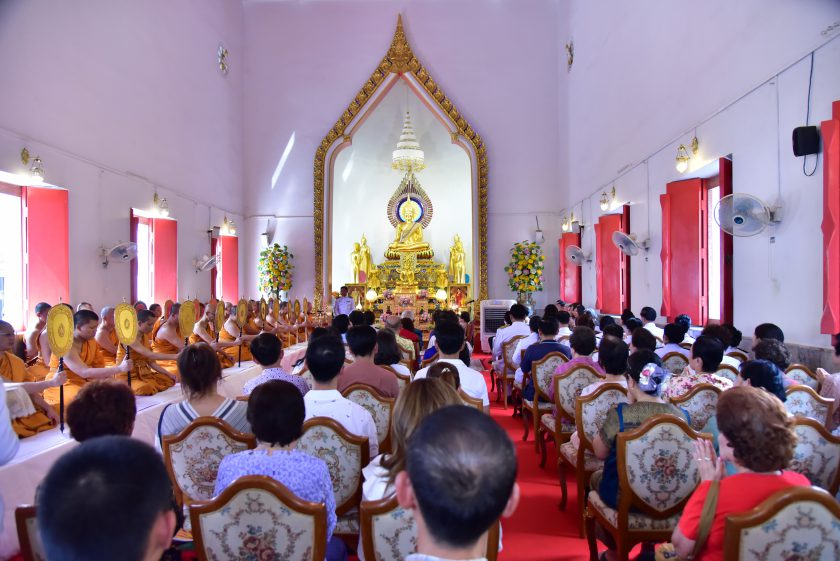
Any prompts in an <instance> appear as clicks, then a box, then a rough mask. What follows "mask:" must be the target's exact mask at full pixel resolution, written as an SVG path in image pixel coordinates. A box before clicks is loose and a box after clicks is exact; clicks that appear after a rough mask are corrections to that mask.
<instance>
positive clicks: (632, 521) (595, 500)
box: [589, 491, 680, 532]
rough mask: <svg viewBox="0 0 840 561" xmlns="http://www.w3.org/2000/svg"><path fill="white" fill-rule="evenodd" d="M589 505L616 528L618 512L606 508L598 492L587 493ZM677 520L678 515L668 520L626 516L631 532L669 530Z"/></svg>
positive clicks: (638, 514) (643, 516) (635, 514)
mask: <svg viewBox="0 0 840 561" xmlns="http://www.w3.org/2000/svg"><path fill="white" fill-rule="evenodd" d="M589 505H590V506H591V507H593V508H594V509H595V510H597V511H598V512H600V513H601V514H602V515H603V516H604V517H605V518H606V519H607V520H608V521H609V523H610V524H611V525H612V526H613V527H614V528H616V527H618V511H617V510H615V509H614V508H610V507H608V506H607V505H606V504H605V503H604V501H603V499H601V497H600V495H598V491H590V492H589ZM679 520H680V515H679V514H675V515H674V516H671V517H670V518H662V519H655V518H650V517H648V516H645V515H644V514H641V513H637V512H632V511H631V512H630V513H629V514H628V515H627V529H628V530H629V531H631V532H632V531H634V530H636V531H639V530H671V529H673V528H675V527H676V525H677V522H679Z"/></svg>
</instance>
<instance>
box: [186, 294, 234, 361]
mask: <svg viewBox="0 0 840 561" xmlns="http://www.w3.org/2000/svg"><path fill="white" fill-rule="evenodd" d="M218 339H219V335H218V331H217V329H216V307H215V306H206V307H205V308H204V314H202V316H201V319H200V320H198V321H197V322H195V325H194V326H193V332H192V335H190V344H191V345H192V344H194V343H201V342H204V343H207V344H208V345H210V346H211V347H213V348H214V349H216V355H217V356H218V357H219V364H221V365H222V368H223V369H224V368H230V367H231V366H233V364H234V363H233V359H232V358H230V357H229V356H228V355H227V354H226V353H225V352H224V350H223V349H225V348H226V347H235V346H237V345H238V343H237V341H232V342H224V341H219V340H218Z"/></svg>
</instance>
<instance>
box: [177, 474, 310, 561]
mask: <svg viewBox="0 0 840 561" xmlns="http://www.w3.org/2000/svg"><path fill="white" fill-rule="evenodd" d="M199 520H200V526H199V527H197V528H193V531H194V532H196V533H200V535H201V538H202V541H203V543H204V551H205V554H206V555H207V558H208V559H209V560H210V561H227V560H229V559H238V560H241V561H273V560H279V559H283V560H288V561H295V560H300V561H312V544H313V540H314V538H315V519H314V518H313V517H312V516H308V515H304V514H301V513H299V512H295V511H293V510H291V509H290V508H288V507H287V506H286V505H285V504H283V503H282V502H281V501H280V500H279V499H278V498H277V497H275V496H274V495H272V494H271V493H268V492H266V491H263V490H261V489H248V490H243V491H241V492H239V493H237V494H236V495H234V496H233V498H231V500H230V501H229V502H228V503H227V504H226V505H225V506H224V507H222V508H221V509H219V510H216V511H213V512H209V513H206V514H202V515H201V516H200V518H199Z"/></svg>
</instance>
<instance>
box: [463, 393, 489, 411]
mask: <svg viewBox="0 0 840 561" xmlns="http://www.w3.org/2000/svg"><path fill="white" fill-rule="evenodd" d="M458 397H460V398H461V400H462V401H463V402H464V405H468V406H469V407H475V408H476V409H478V410H479V411H481V412H482V413H484V402H483V401H481V399H480V398H478V397H472V396H471V395H468V394H467V392H465V391H464V390H462V389H460V388H458Z"/></svg>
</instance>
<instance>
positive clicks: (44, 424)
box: [0, 351, 57, 438]
mask: <svg viewBox="0 0 840 561" xmlns="http://www.w3.org/2000/svg"><path fill="white" fill-rule="evenodd" d="M0 376H2V377H3V379H4V380H5V381H7V382H13V383H26V382H35V381H37V380H35V378H34V377H33V376H32V375H31V374H30V373H29V372H28V371H27V370H26V364H24V362H23V361H22V360H21V359H20V358H19V357H17V356H15V355H14V354H12V353H10V352H8V351H6V352H3V353H0ZM56 389H57V388H56ZM35 410H36V411H35V413H33V414H31V415H27V416H26V417H21V418H19V419H12V428H13V429H15V432H16V433H17V435H18V436H19V437H21V438H26V437H27V436H32V435H34V434H38V433H39V432H42V431H45V430H49V429H51V428H53V427H54V426H55V424H54V423H53V422H52V421H51V420H50V418H49V417H47V415H46V413H44V411H43V410H42V409H41V408H40V407H39V406H38V405H37V404H35Z"/></svg>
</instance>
